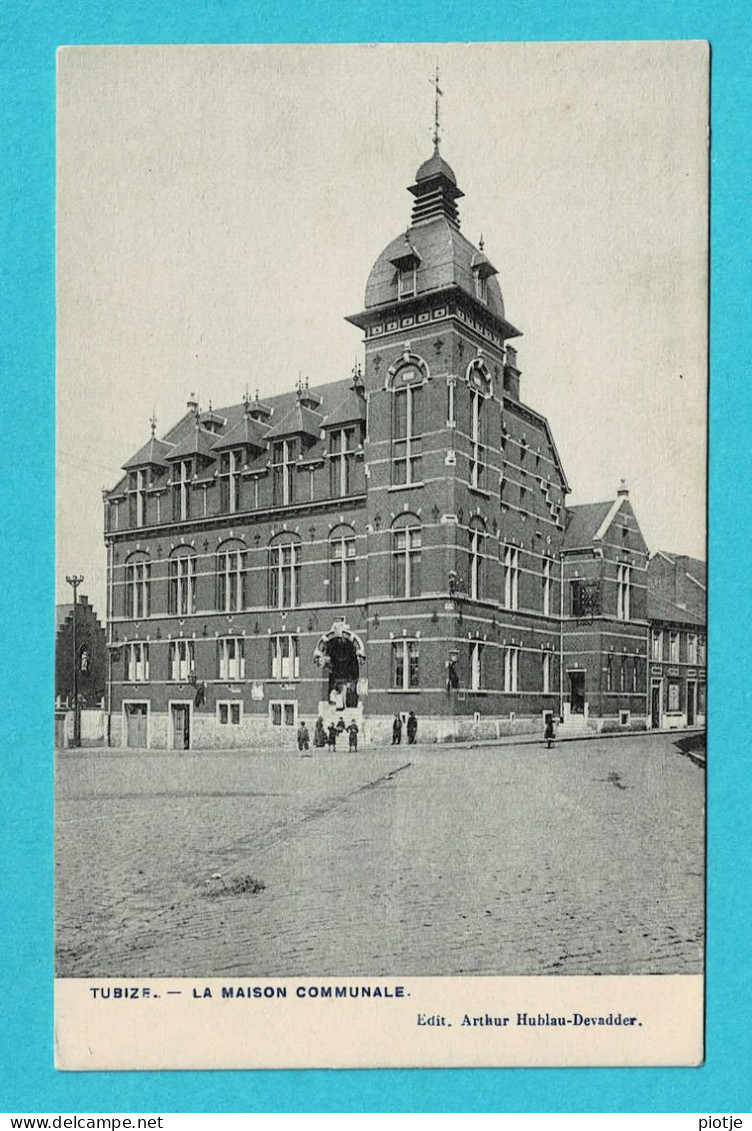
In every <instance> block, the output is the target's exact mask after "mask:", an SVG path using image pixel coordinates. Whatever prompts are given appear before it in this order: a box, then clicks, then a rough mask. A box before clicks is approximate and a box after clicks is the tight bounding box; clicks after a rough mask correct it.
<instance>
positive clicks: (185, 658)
mask: <svg viewBox="0 0 752 1131" xmlns="http://www.w3.org/2000/svg"><path fill="white" fill-rule="evenodd" d="M195 669H196V665H195V661H194V658H193V641H192V640H171V641H170V664H169V673H170V675H169V678H170V679H171V680H172V681H173V682H177V683H185V682H186V680H187V679H188V677H189V676H190V674H191V672H193V671H195Z"/></svg>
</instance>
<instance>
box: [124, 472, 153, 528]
mask: <svg viewBox="0 0 752 1131" xmlns="http://www.w3.org/2000/svg"><path fill="white" fill-rule="evenodd" d="M148 488H149V472H148V471H147V470H143V471H131V472H130V474H129V475H128V490H129V492H130V494H129V519H130V525H131V526H145V525H146V499H147V492H148Z"/></svg>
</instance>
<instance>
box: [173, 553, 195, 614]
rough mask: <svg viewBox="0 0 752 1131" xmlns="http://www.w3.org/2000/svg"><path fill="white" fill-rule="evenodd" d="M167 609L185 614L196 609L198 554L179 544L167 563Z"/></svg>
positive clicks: (174, 612)
mask: <svg viewBox="0 0 752 1131" xmlns="http://www.w3.org/2000/svg"><path fill="white" fill-rule="evenodd" d="M167 611H168V612H169V613H172V614H173V615H175V616H185V615H186V614H188V613H193V612H195V611H196V555H195V554H194V553H193V550H191V549H190V548H189V547H188V546H179V547H178V548H177V549H176V550H174V551H173V553H172V555H171V557H170V559H169V561H168V563H167Z"/></svg>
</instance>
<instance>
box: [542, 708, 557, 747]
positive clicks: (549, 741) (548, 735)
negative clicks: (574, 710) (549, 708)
mask: <svg viewBox="0 0 752 1131" xmlns="http://www.w3.org/2000/svg"><path fill="white" fill-rule="evenodd" d="M543 737H544V738H545V740H546V749H547V750H550V749H551V747H552V745H553V742H554V739H555V738H556V733H555V731H554V716H553V715H552V714H551V715H546V729H545V731H544V734H543Z"/></svg>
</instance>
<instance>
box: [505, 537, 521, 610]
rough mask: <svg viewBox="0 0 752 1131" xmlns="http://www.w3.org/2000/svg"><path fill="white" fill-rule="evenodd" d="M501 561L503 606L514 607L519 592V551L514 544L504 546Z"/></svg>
mask: <svg viewBox="0 0 752 1131" xmlns="http://www.w3.org/2000/svg"><path fill="white" fill-rule="evenodd" d="M502 563H503V594H504V607H505V608H507V609H516V608H518V606H519V593H520V551H519V550H518V549H517V547H516V546H505V547H504V551H503V557H502Z"/></svg>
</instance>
